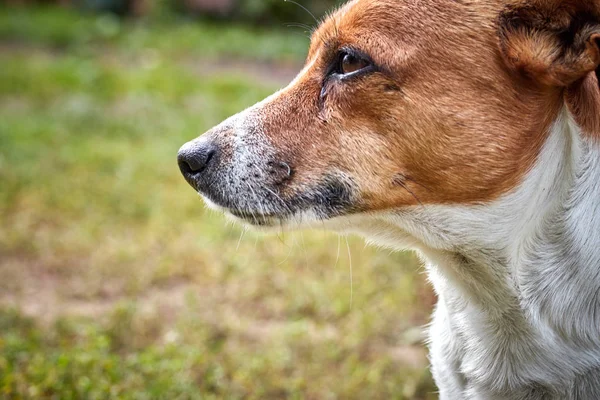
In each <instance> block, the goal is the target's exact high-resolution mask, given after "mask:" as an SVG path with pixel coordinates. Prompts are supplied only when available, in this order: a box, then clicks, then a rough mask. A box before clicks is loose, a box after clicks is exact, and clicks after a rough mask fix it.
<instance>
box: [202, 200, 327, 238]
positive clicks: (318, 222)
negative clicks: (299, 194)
mask: <svg viewBox="0 0 600 400" xmlns="http://www.w3.org/2000/svg"><path fill="white" fill-rule="evenodd" d="M201 197H202V199H203V200H204V203H205V204H206V207H207V208H208V209H210V210H213V211H216V212H219V213H221V214H224V215H225V216H226V217H228V219H230V220H232V221H233V222H236V223H240V224H242V225H244V226H246V227H248V228H251V229H253V230H256V231H259V232H264V233H273V232H281V231H294V230H303V229H314V228H320V229H323V228H324V227H325V229H327V225H328V222H329V221H330V220H329V219H328V218H324V217H323V216H322V215H320V214H319V213H317V212H316V211H314V210H310V209H307V210H302V211H298V212H295V213H294V214H282V215H277V214H269V215H264V214H261V213H258V212H255V213H249V212H243V213H242V212H237V211H236V210H232V209H229V208H227V207H222V206H220V205H218V204H216V203H215V202H214V201H212V200H210V199H208V198H206V197H205V196H201Z"/></svg>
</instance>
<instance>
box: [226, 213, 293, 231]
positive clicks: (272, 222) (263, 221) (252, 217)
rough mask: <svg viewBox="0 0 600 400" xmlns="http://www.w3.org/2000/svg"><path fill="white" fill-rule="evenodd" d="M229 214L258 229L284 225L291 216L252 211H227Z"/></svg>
mask: <svg viewBox="0 0 600 400" xmlns="http://www.w3.org/2000/svg"><path fill="white" fill-rule="evenodd" d="M225 212H226V213H227V214H230V215H232V216H233V217H235V218H236V219H238V220H241V221H242V222H244V223H246V224H249V225H252V226H256V227H274V226H279V225H282V224H283V222H284V221H285V220H286V219H287V217H289V215H287V214H284V215H281V214H275V213H263V212H257V211H250V210H237V209H233V210H229V209H228V210H225Z"/></svg>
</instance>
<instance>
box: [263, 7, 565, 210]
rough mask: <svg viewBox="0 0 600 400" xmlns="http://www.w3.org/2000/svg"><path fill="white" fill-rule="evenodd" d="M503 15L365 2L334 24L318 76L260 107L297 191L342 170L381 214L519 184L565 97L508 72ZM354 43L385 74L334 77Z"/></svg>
mask: <svg viewBox="0 0 600 400" xmlns="http://www.w3.org/2000/svg"><path fill="white" fill-rule="evenodd" d="M501 10H502V4H500V3H498V2H492V1H490V2H486V3H484V2H480V3H473V4H471V3H470V2H458V1H448V0H433V1H428V2H427V4H426V5H424V4H423V3H422V2H420V1H417V0H405V1H397V0H375V1H366V0H357V1H353V2H351V3H349V4H348V5H346V6H345V7H344V8H342V9H341V10H340V11H339V12H338V13H336V14H334V15H333V16H332V17H330V18H329V19H328V20H327V21H325V23H324V24H323V25H322V26H321V27H320V28H319V30H318V31H317V32H316V33H315V35H314V37H313V40H312V46H311V49H310V52H309V61H308V62H307V70H306V71H305V72H304V73H303V74H302V75H301V76H300V78H299V79H297V80H296V81H295V82H294V83H293V84H292V85H291V86H289V87H288V88H286V89H284V90H283V91H282V92H281V93H279V94H278V95H277V96H276V97H274V98H273V99H271V101H269V102H268V103H266V104H264V105H263V106H262V108H261V115H262V120H263V124H264V131H265V133H266V134H267V135H268V136H269V137H270V140H271V142H272V144H273V145H274V146H275V147H276V148H277V149H278V150H279V151H280V152H282V153H283V154H285V158H286V159H290V160H293V161H292V162H293V164H294V165H295V166H296V171H297V175H296V176H295V181H294V185H293V186H294V188H290V189H289V190H303V189H302V188H306V187H310V186H311V184H314V182H316V181H318V180H319V179H320V177H323V176H324V175H326V174H328V173H331V172H332V171H341V172H342V173H344V174H346V175H348V176H351V177H352V179H353V180H354V181H355V182H356V184H357V185H358V187H359V188H360V196H359V197H360V199H361V201H362V202H361V205H360V206H361V207H362V208H363V209H367V210H381V209H388V208H394V207H398V206H404V205H418V204H419V203H423V204H425V203H437V204H442V203H475V202H488V201H491V200H493V199H496V198H497V197H498V196H500V195H501V194H504V193H506V192H508V191H510V190H511V189H513V188H515V187H516V186H517V185H518V184H519V183H520V182H521V181H522V178H523V176H524V175H525V174H526V173H527V171H528V170H529V169H530V168H531V166H532V165H533V163H534V162H535V160H536V158H537V156H538V154H539V151H540V149H541V146H542V144H543V143H544V141H545V139H546V137H547V135H548V132H549V128H550V124H551V123H552V122H553V121H554V119H555V118H556V116H557V113H558V111H559V109H560V106H561V102H562V97H561V91H560V90H554V89H544V90H540V88H538V87H536V86H534V85H531V84H529V83H527V82H524V81H523V80H522V79H521V78H520V77H515V76H514V75H513V74H510V73H509V72H508V71H507V70H506V67H505V65H504V62H503V60H502V59H501V57H500V56H499V54H498V51H497V47H496V44H497V29H496V26H495V25H494V21H495V20H496V19H497V17H498V15H499V14H500V12H501ZM343 47H352V48H355V49H357V50H360V51H362V52H364V53H366V54H368V55H369V56H370V57H371V58H372V59H373V61H374V63H375V64H376V65H377V66H378V67H379V71H378V72H375V73H373V74H370V75H365V76H361V77H357V78H354V79H352V80H350V81H348V82H338V81H327V79H326V71H327V69H328V68H329V66H330V64H331V63H332V60H333V59H334V58H335V57H336V55H337V53H338V49H340V48H343ZM323 85H325V86H326V88H325V90H324V92H325V93H326V96H325V98H324V99H323V100H321V101H320V93H321V89H322V87H323ZM390 88H398V89H400V90H390ZM398 176H403V177H410V179H404V180H402V184H399V182H398V180H397V177H398ZM299 188H300V189H299Z"/></svg>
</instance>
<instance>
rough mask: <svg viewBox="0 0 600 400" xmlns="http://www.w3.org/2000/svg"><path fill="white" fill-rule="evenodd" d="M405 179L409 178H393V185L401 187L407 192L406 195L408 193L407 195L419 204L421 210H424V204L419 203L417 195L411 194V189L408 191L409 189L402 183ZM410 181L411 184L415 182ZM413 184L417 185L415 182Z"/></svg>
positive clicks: (402, 176)
mask: <svg viewBox="0 0 600 400" xmlns="http://www.w3.org/2000/svg"><path fill="white" fill-rule="evenodd" d="M406 179H409V178H407V177H406V176H404V175H398V176H397V177H396V178H394V183H395V184H396V185H399V186H401V187H402V188H403V189H404V190H406V191H407V192H408V193H409V194H410V195H411V196H412V197H413V198H414V199H415V200H416V201H417V202H418V203H419V205H420V206H421V207H423V208H424V207H425V205H424V204H423V203H422V202H421V200H420V199H419V198H418V197H417V195H416V194H415V192H413V191H412V190H411V189H410V188H409V187H408V186H407V185H406V183H404V181H405V180H406ZM410 181H411V182H415V181H414V180H412V179H410ZM415 183H417V182H415Z"/></svg>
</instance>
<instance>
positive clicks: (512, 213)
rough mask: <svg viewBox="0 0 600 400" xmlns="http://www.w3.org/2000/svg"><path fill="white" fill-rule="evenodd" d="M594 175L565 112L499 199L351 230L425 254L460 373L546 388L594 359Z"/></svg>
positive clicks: (599, 341)
mask: <svg viewBox="0 0 600 400" xmlns="http://www.w3.org/2000/svg"><path fill="white" fill-rule="evenodd" d="M599 182H600V143H596V142H594V139H593V138H589V137H586V136H585V135H582V133H581V130H580V128H579V126H578V125H577V124H576V122H575V121H574V119H573V117H572V115H571V114H570V113H569V111H567V110H566V109H565V111H563V112H561V114H560V115H559V116H558V118H557V119H556V121H555V123H554V124H553V126H552V128H551V132H550V134H549V136H548V139H547V141H546V143H545V145H544V148H543V149H542V151H541V153H540V155H539V157H538V160H537V162H536V164H535V166H534V167H533V169H532V170H531V171H530V172H529V173H528V174H527V176H526V178H525V179H524V181H523V182H522V183H521V185H520V186H519V187H518V188H516V189H515V190H514V191H513V192H511V193H509V194H507V195H505V196H503V197H502V198H500V199H499V200H496V201H495V202H493V203H491V204H483V205H469V206H467V205H464V206H442V205H440V206H427V207H418V208H415V209H414V210H411V211H407V212H404V211H403V212H400V213H394V214H393V215H386V216H383V217H381V218H378V219H377V221H372V220H369V221H362V223H359V224H357V225H360V226H361V228H360V233H361V234H362V235H364V236H366V237H367V238H370V239H371V240H373V241H374V242H375V243H378V244H384V245H390V246H393V247H395V248H403V249H405V248H407V247H411V248H414V249H417V250H418V251H419V252H420V253H421V254H422V255H423V258H424V260H425V262H426V265H427V268H428V271H429V276H430V279H431V281H432V283H433V285H434V287H435V290H436V292H437V293H438V295H439V298H440V301H439V304H438V310H437V311H436V313H437V314H440V313H442V314H445V315H444V317H443V319H444V320H445V321H446V326H451V327H452V328H451V330H452V331H453V334H452V335H455V336H456V337H455V338H454V339H453V340H455V341H456V342H460V343H462V350H460V351H458V353H460V354H457V355H456V357H457V358H458V359H457V360H454V361H455V362H457V363H458V364H460V365H461V367H460V369H461V371H462V372H464V373H465V374H466V375H470V376H472V377H474V378H475V379H476V380H477V381H479V382H486V383H487V386H488V387H496V388H507V387H513V388H514V387H517V386H519V385H524V384H526V382H531V381H534V382H547V383H548V384H549V385H554V384H556V382H559V381H560V382H563V381H565V382H568V380H569V379H574V377H575V376H577V375H578V374H581V373H584V372H585V371H588V370H590V369H592V368H595V367H597V366H598V365H597V363H598V359H600V335H598V326H600V212H599V201H600V200H599V199H600V184H599ZM445 335H446V336H447V335H448V333H447V332H446V333H442V332H434V335H432V336H435V337H443V336H445ZM548 349H552V350H551V351H549V350H548ZM517 361H518V362H517ZM565 366H568V367H565ZM568 368H570V370H568V371H567V369H568Z"/></svg>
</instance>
